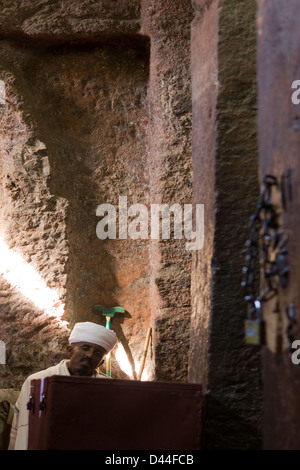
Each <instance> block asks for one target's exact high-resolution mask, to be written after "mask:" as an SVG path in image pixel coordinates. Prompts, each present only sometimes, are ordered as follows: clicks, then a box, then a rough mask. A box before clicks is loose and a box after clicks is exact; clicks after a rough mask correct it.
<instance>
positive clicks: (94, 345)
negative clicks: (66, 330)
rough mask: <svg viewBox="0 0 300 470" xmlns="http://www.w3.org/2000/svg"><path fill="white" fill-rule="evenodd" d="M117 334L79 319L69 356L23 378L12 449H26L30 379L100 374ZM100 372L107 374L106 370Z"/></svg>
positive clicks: (11, 442) (10, 443)
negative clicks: (99, 369)
mask: <svg viewBox="0 0 300 470" xmlns="http://www.w3.org/2000/svg"><path fill="white" fill-rule="evenodd" d="M117 341H118V338H117V336H116V334H115V332H114V331H112V330H109V329H108V328H105V327H104V326H101V325H97V324H96V323H92V322H79V323H76V324H75V326H74V328H73V330H72V332H71V334H70V337H69V344H68V346H67V351H68V353H69V356H70V358H69V360H68V359H63V360H62V361H61V362H60V363H59V364H57V365H55V366H52V367H49V368H48V369H45V370H42V371H40V372H36V373H35V374H32V375H30V376H29V377H28V378H27V379H26V380H25V382H24V384H23V386H22V388H21V392H20V395H19V397H18V400H17V402H16V405H15V414H14V419H13V423H12V428H11V433H10V442H9V447H8V449H9V450H26V449H27V448H28V426H29V424H28V422H29V411H28V409H27V403H28V401H29V398H30V382H31V380H33V379H41V378H44V377H49V376H51V375H75V376H76V375H77V376H78V375H79V376H85V377H100V375H99V374H98V372H97V371H96V368H97V367H98V366H99V365H100V364H101V363H102V360H103V357H104V356H105V354H107V353H109V352H110V351H111V350H112V349H113V347H114V346H115V344H116V343H117ZM101 376H104V377H107V376H106V375H104V374H101Z"/></svg>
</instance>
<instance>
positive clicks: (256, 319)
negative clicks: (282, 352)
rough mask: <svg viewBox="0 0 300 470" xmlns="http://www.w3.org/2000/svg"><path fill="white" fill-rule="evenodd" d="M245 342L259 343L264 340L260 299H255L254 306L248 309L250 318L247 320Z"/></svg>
mask: <svg viewBox="0 0 300 470" xmlns="http://www.w3.org/2000/svg"><path fill="white" fill-rule="evenodd" d="M245 342H246V344H257V345H259V344H262V343H263V342H264V328H263V322H262V320H261V301H260V300H259V299H256V300H254V302H253V306H252V308H251V309H250V310H249V311H248V318H247V320H245Z"/></svg>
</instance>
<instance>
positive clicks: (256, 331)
mask: <svg viewBox="0 0 300 470" xmlns="http://www.w3.org/2000/svg"><path fill="white" fill-rule="evenodd" d="M245 341H246V344H261V321H260V319H259V318H257V319H255V320H249V319H247V320H245Z"/></svg>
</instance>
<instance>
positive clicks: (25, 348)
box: [0, 0, 192, 387]
mask: <svg viewBox="0 0 300 470" xmlns="http://www.w3.org/2000/svg"><path fill="white" fill-rule="evenodd" d="M167 3H168V5H167V4H166V5H165V4H164V5H161V4H160V2H157V1H150V0H148V1H146V0H145V1H143V2H141V4H140V2H138V1H135V2H132V1H130V2H123V1H122V2H119V1H114V2H110V3H109V8H108V7H107V2H105V1H97V2H91V1H86V2H83V3H80V5H76V4H74V2H63V4H62V3H61V2H51V4H49V2H45V1H35V2H28V1H23V2H22V3H21V4H20V5H19V6H18V9H16V8H15V5H14V3H13V2H6V4H5V7H3V10H2V20H1V25H0V38H1V41H0V57H1V58H0V63H1V76H0V80H2V81H3V82H4V83H5V86H6V90H5V92H6V99H7V101H6V104H5V106H4V107H2V108H1V110H0V112H1V115H0V117H1V129H0V132H1V162H0V175H1V188H0V201H1V212H0V217H1V239H2V240H3V242H5V243H6V247H8V248H9V249H10V250H11V251H10V252H9V253H12V252H16V253H18V254H20V255H21V256H22V258H23V259H24V261H25V263H26V264H27V265H29V266H32V267H34V268H35V269H36V271H37V272H38V274H39V275H40V276H41V278H42V279H43V280H44V281H45V282H46V285H47V287H48V288H49V289H51V294H54V293H55V294H57V296H58V301H57V303H56V304H55V301H52V309H51V311H50V313H49V314H48V313H47V312H46V311H45V308H44V307H38V306H37V304H36V302H33V301H31V300H29V299H28V298H27V297H26V295H25V294H24V292H23V293H22V292H20V286H19V285H18V284H17V285H16V286H14V285H13V283H12V282H11V281H8V280H7V279H6V278H5V276H4V272H3V273H2V274H3V275H2V276H1V299H0V322H1V323H0V331H1V339H2V340H3V341H4V342H5V343H6V348H7V364H6V365H5V366H0V367H1V368H2V369H1V381H2V386H7V387H8V386H9V387H10V386H19V385H20V384H21V383H22V381H23V380H24V378H25V377H26V376H27V375H28V374H29V373H31V372H34V371H36V370H40V369H42V368H44V367H47V366H49V365H51V364H53V363H54V362H57V361H58V360H59V359H60V358H62V357H64V355H65V352H64V351H65V346H66V342H67V336H68V328H71V327H72V326H73V324H74V322H76V321H80V320H92V321H97V322H100V323H102V324H105V318H104V316H103V315H101V314H99V313H95V312H94V311H93V306H94V305H95V304H102V305H106V306H115V305H121V306H122V307H123V308H124V309H125V310H126V312H125V314H118V315H116V316H115V317H114V318H113V320H112V328H113V329H114V330H115V331H116V333H117V334H118V336H119V339H120V343H121V344H122V346H123V348H124V351H125V355H126V357H127V361H128V362H129V366H130V367H129V369H128V367H127V368H124V366H121V365H120V364H119V362H118V360H117V358H116V357H115V355H113V358H112V370H113V376H115V377H121V378H133V379H135V378H136V377H137V372H138V361H140V359H141V356H142V353H143V345H144V340H145V337H146V331H147V328H148V327H149V326H152V327H153V335H152V342H151V345H150V346H151V347H150V350H149V353H148V359H147V363H146V372H147V373H148V376H147V377H148V378H149V379H153V378H156V379H165V380H175V381H176V380H177V381H182V380H186V379H187V363H188V349H189V317H190V260H191V252H189V251H187V250H186V249H185V240H178V241H177V240H166V241H163V240H151V239H150V238H149V237H148V238H146V239H138V240H134V239H131V238H127V239H116V240H110V239H106V240H100V239H99V238H98V237H97V235H96V227H97V224H98V222H99V220H100V219H99V217H97V215H96V209H97V207H98V206H99V205H101V204H111V205H113V206H114V207H115V208H116V209H118V204H119V196H123V197H124V196H126V197H127V204H128V207H130V206H131V205H132V204H134V203H140V204H143V205H144V206H145V207H147V208H148V209H149V210H150V205H151V204H153V203H158V204H160V203H166V204H169V205H170V206H171V205H172V204H173V202H175V203H179V204H184V203H190V202H191V196H192V182H191V181H192V177H191V141H190V131H191V95H190V75H189V53H188V51H189V41H190V38H189V34H190V33H189V31H190V21H191V11H192V8H191V5H190V2H189V1H184V2H179V1H178V2H176V3H177V4H178V5H177V6H178V9H176V8H174V5H173V4H174V2H171V3H172V7H171V4H170V2H167ZM118 216H119V214H118V212H117V219H116V221H117V222H118V220H119V219H118ZM117 236H118V232H117ZM31 284H33V283H32V282H31ZM58 312H60V313H61V312H63V315H62V316H61V317H59V318H57V317H56V316H55V315H56V314H58Z"/></svg>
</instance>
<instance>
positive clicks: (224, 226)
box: [189, 0, 262, 450]
mask: <svg viewBox="0 0 300 470" xmlns="http://www.w3.org/2000/svg"><path fill="white" fill-rule="evenodd" d="M193 4H194V8H195V19H194V21H193V24H192V58H191V61H192V96H193V168H194V188H195V199H196V202H202V203H204V204H205V240H204V247H203V249H202V250H201V252H198V253H195V256H194V257H193V267H192V321H191V331H192V337H191V352H190V362H189V379H190V380H191V381H195V382H201V383H203V385H204V390H205V399H206V406H205V423H204V444H203V446H204V448H206V449H232V450H234V449H236V450H237V449H259V448H260V447H261V445H262V371H261V356H260V349H259V348H258V347H257V346H249V345H246V344H245V337H244V320H245V318H246V315H247V306H246V303H245V301H244V292H243V290H242V288H241V282H242V267H243V266H244V263H245V243H246V240H247V237H248V236H249V231H248V227H247V225H248V221H249V217H250V215H251V214H252V213H253V211H254V210H255V206H256V202H257V195H258V192H259V188H258V155H257V153H258V152H257V138H256V52H255V47H256V27H255V15H256V4H255V2H254V1H251V2H249V1H241V2H236V1H231V0H224V1H222V2H218V1H205V0H199V1H194V2H193ZM220 422H221V423H222V426H220Z"/></svg>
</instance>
